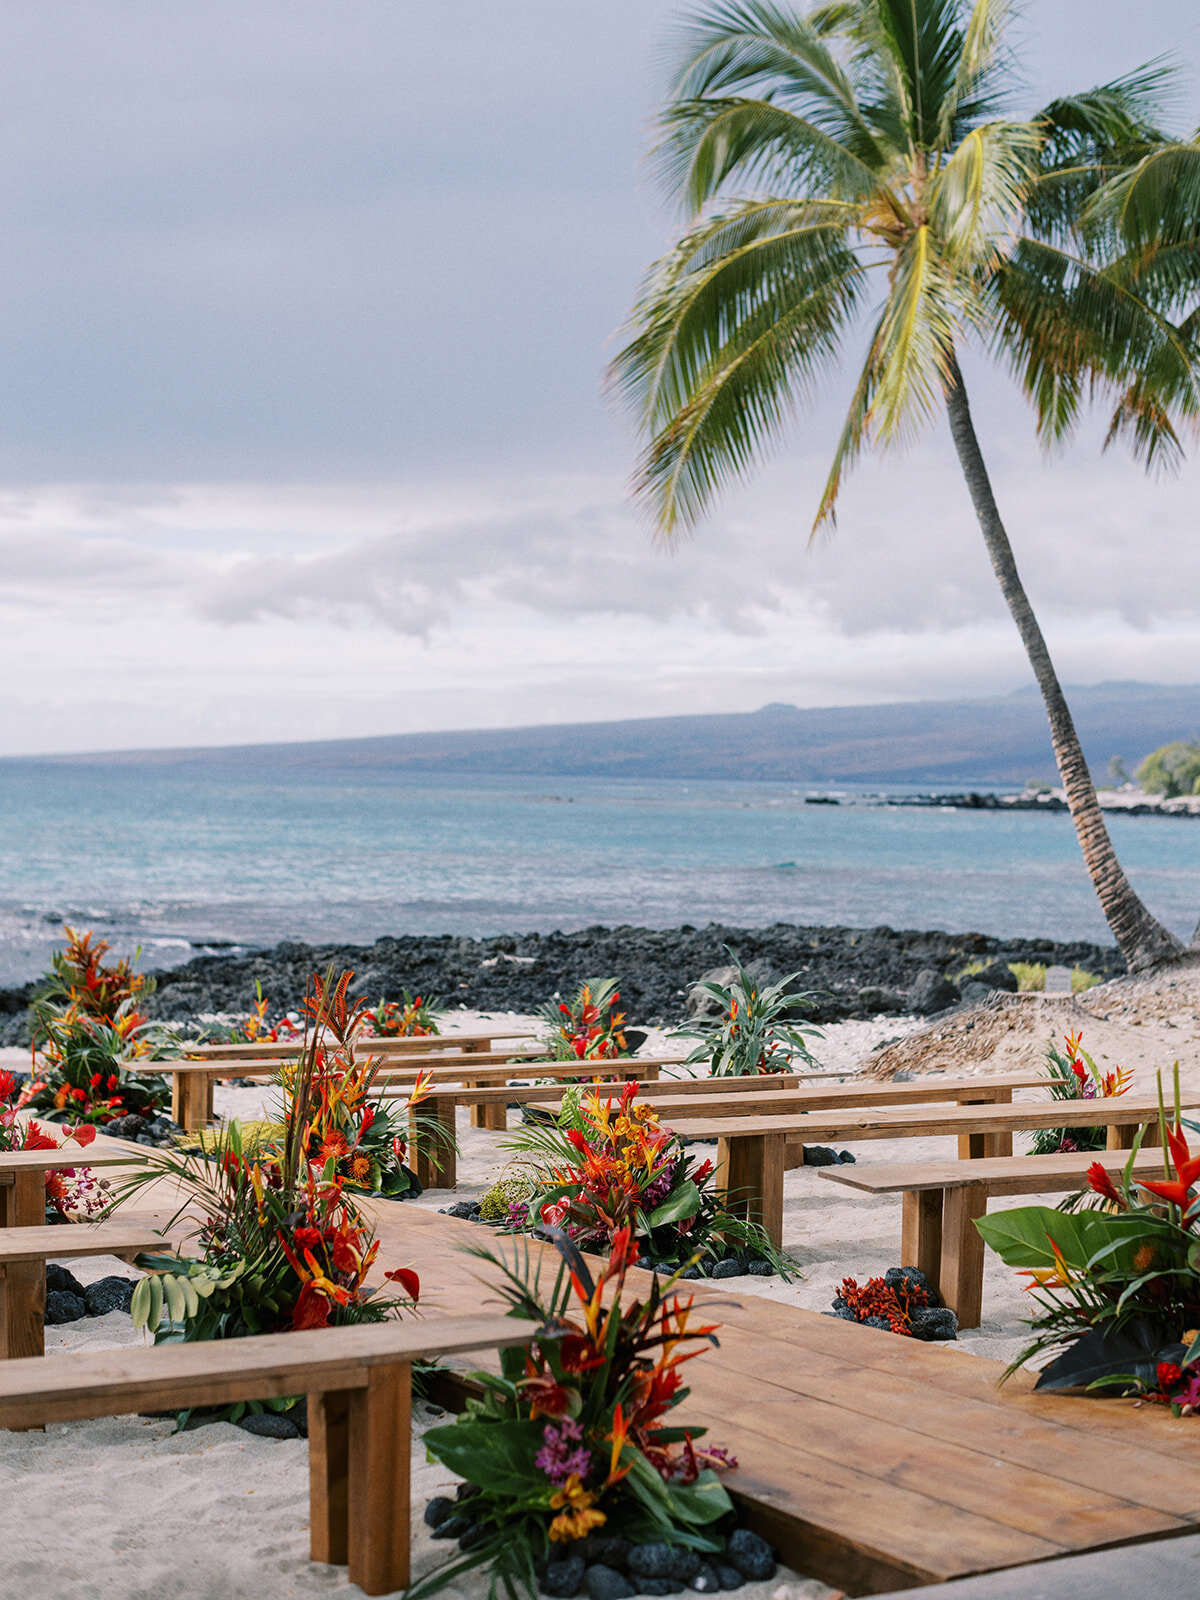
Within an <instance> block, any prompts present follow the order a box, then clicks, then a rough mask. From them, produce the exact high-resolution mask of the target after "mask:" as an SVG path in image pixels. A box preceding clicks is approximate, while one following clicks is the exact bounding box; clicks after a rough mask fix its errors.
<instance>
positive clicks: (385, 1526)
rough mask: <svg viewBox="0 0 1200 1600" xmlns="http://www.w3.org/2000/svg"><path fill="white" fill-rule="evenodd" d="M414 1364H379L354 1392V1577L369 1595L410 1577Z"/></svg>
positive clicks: (350, 1536) (404, 1584)
mask: <svg viewBox="0 0 1200 1600" xmlns="http://www.w3.org/2000/svg"><path fill="white" fill-rule="evenodd" d="M411 1407H412V1368H411V1367H410V1366H408V1364H407V1363H404V1362H396V1363H394V1364H392V1365H390V1366H386V1367H373V1368H372V1369H371V1371H370V1373H369V1374H368V1377H367V1383H366V1387H365V1388H363V1389H354V1390H352V1391H351V1393H350V1413H349V1456H350V1480H349V1517H348V1528H347V1545H348V1565H349V1572H348V1577H349V1579H350V1582H351V1583H356V1584H358V1586H359V1588H360V1589H361V1590H362V1591H363V1593H364V1594H369V1595H378V1594H392V1593H394V1592H395V1591H396V1590H398V1589H407V1588H408V1582H409V1515H410V1511H409V1471H410V1460H411V1456H412V1445H411Z"/></svg>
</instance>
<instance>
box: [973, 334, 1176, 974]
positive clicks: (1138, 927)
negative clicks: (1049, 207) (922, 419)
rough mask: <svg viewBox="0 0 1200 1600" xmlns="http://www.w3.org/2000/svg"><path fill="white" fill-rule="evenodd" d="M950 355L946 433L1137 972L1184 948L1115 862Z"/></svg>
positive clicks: (1100, 892)
mask: <svg viewBox="0 0 1200 1600" xmlns="http://www.w3.org/2000/svg"><path fill="white" fill-rule="evenodd" d="M951 360H952V362H953V365H952V367H951V373H950V384H949V388H948V390H947V394H946V408H947V410H948V411H949V413H950V433H951V435H952V437H953V439H954V448H955V449H956V450H957V452H958V460H959V464H960V466H961V467H962V469H963V476H964V477H965V478H966V480H967V489H968V490H969V491H970V495H971V503H972V504H973V505H974V507H975V515H976V516H977V517H978V518H979V526H980V528H981V529H982V530H983V540H984V543H985V544H986V545H987V551H988V555H989V556H990V557H991V562H992V570H993V571H994V572H995V574H996V577H997V579H998V580H999V583H1000V590H1001V593H1002V594H1003V595H1004V599H1005V601H1006V602H1007V604H1008V609H1009V611H1010V612H1011V613H1012V618H1013V621H1014V622H1015V623H1016V625H1017V631H1018V632H1019V633H1020V635H1021V642H1022V643H1023V644H1024V646H1025V652H1026V654H1027V655H1028V657H1029V664H1030V666H1031V667H1032V668H1033V675H1034V677H1035V678H1036V679H1037V684H1038V688H1039V689H1040V690H1041V691H1042V699H1043V701H1044V702H1045V706H1046V715H1047V716H1048V717H1049V719H1050V738H1051V741H1052V742H1053V745H1054V757H1055V760H1056V761H1057V762H1058V770H1059V773H1060V774H1061V776H1062V781H1063V788H1064V789H1065V790H1066V793H1067V805H1068V806H1069V807H1070V811H1071V820H1072V821H1073V822H1074V824H1075V832H1076V833H1077V834H1078V836H1079V848H1080V849H1081V850H1082V851H1083V860H1084V865H1085V866H1086V867H1087V870H1088V874H1089V876H1090V877H1091V880H1092V886H1093V887H1094V889H1095V891H1096V894H1097V896H1098V897H1099V900H1100V905H1101V907H1102V909H1103V911H1104V915H1105V917H1107V919H1108V925H1109V927H1110V928H1111V929H1112V931H1113V937H1114V938H1115V939H1116V941H1117V946H1118V948H1119V949H1120V951H1121V954H1122V955H1123V956H1124V957H1125V961H1126V964H1127V966H1128V967H1129V970H1130V971H1131V972H1140V971H1143V970H1145V969H1146V968H1147V967H1154V966H1157V965H1159V964H1160V963H1161V962H1164V961H1172V960H1174V959H1176V958H1177V957H1178V956H1179V955H1181V954H1182V951H1183V947H1182V945H1181V944H1180V942H1179V940H1178V939H1176V937H1175V935H1174V934H1173V933H1171V932H1170V931H1169V930H1168V929H1166V928H1164V927H1163V925H1162V924H1161V923H1160V922H1159V921H1158V920H1157V918H1155V917H1153V916H1151V914H1150V912H1149V911H1147V909H1146V907H1145V906H1144V905H1143V904H1142V902H1141V900H1140V899H1139V898H1138V896H1137V895H1136V894H1135V893H1134V890H1133V888H1132V886H1131V884H1130V882H1129V880H1128V878H1127V877H1126V876H1125V874H1124V872H1123V871H1122V869H1121V863H1120V862H1119V861H1118V860H1117V853H1116V851H1115V850H1114V849H1113V846H1112V840H1111V839H1110V838H1109V836H1108V829H1107V828H1106V827H1105V825H1104V814H1103V812H1102V811H1101V810H1100V805H1099V802H1098V801H1097V799H1096V789H1095V786H1094V784H1093V783H1092V779H1091V774H1090V773H1089V772H1088V768H1087V763H1086V761H1085V760H1084V759H1083V751H1082V749H1081V748H1080V745H1079V735H1078V734H1077V733H1076V732H1075V724H1074V722H1073V721H1072V720H1071V713H1070V710H1069V709H1068V706H1067V702H1066V699H1065V697H1064V695H1063V692H1062V688H1061V686H1060V684H1059V681H1058V674H1057V673H1056V672H1055V670H1054V663H1053V662H1052V661H1051V659H1050V652H1049V650H1048V649H1047V648H1046V641H1045V639H1044V638H1043V637H1042V630H1041V628H1040V627H1039V626H1038V620H1037V618H1036V617H1035V616H1034V614H1033V607H1032V606H1031V605H1030V604H1029V597H1028V595H1027V594H1026V593H1025V589H1024V586H1023V585H1022V583H1021V578H1020V574H1019V573H1018V572H1017V563H1016V561H1015V560H1014V559H1013V553H1012V546H1011V545H1010V544H1009V542H1008V534H1007V533H1006V532H1005V531H1004V524H1003V522H1001V520H1000V512H999V510H998V509H997V507H996V499H995V496H994V495H993V493H992V485H991V481H990V479H989V478H988V472H987V467H986V466H985V465H984V461H983V456H982V454H981V452H980V449H979V441H978V439H977V438H976V437H975V428H974V425H973V423H972V422H971V408H970V406H969V405H968V403H967V392H966V390H965V388H964V387H963V381H962V374H961V373H960V372H959V370H958V363H957V361H954V360H953V357H952V358H951Z"/></svg>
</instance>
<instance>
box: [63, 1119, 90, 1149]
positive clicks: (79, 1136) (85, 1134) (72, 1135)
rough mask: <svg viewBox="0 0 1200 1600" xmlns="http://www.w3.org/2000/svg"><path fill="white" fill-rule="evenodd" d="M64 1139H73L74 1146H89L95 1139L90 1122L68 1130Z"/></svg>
mask: <svg viewBox="0 0 1200 1600" xmlns="http://www.w3.org/2000/svg"><path fill="white" fill-rule="evenodd" d="M64 1137H65V1138H67V1139H74V1141H75V1143H76V1144H83V1145H87V1144H91V1142H92V1140H93V1139H94V1138H95V1137H96V1130H95V1128H93V1127H92V1125H91V1123H90V1122H84V1123H81V1124H80V1125H79V1127H77V1128H68V1129H67V1132H66V1134H65V1135H64Z"/></svg>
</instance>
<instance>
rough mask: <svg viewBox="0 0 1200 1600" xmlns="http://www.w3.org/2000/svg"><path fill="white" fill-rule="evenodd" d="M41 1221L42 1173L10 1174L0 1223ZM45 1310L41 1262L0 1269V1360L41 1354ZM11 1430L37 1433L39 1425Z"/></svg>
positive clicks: (1, 1193)
mask: <svg viewBox="0 0 1200 1600" xmlns="http://www.w3.org/2000/svg"><path fill="white" fill-rule="evenodd" d="M45 1220H46V1177H45V1174H44V1173H42V1172H14V1173H13V1181H12V1183H10V1184H5V1185H4V1186H3V1187H2V1188H0V1224H2V1225H3V1226H4V1227H7V1228H37V1227H41V1226H42V1224H43V1223H44V1222H45ZM45 1311H46V1264H45V1262H44V1261H20V1262H17V1261H14V1262H10V1263H9V1265H8V1266H7V1267H5V1268H0V1359H5V1360H14V1359H16V1358H17V1357H19V1356H40V1355H45V1353H46V1340H45V1331H44V1317H45ZM13 1431H14V1432H40V1431H41V1425H40V1424H38V1425H37V1427H36V1428H21V1427H17V1428H14V1430H13Z"/></svg>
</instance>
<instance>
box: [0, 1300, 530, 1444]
mask: <svg viewBox="0 0 1200 1600" xmlns="http://www.w3.org/2000/svg"><path fill="white" fill-rule="evenodd" d="M535 1331H536V1330H535V1326H534V1324H533V1323H530V1322H522V1321H519V1320H517V1319H516V1318H515V1317H504V1318H501V1317H496V1316H473V1317H472V1316H464V1317H447V1318H438V1319H437V1320H436V1321H435V1320H432V1319H430V1320H420V1319H414V1320H413V1321H406V1322H397V1321H394V1320H393V1321H388V1322H375V1323H363V1324H360V1325H359V1326H357V1327H352V1328H334V1329H329V1328H318V1329H313V1330H311V1331H308V1332H300V1333H271V1334H262V1335H260V1336H259V1337H257V1338H245V1339H215V1340H211V1341H209V1342H207V1343H203V1344H200V1343H197V1344H161V1345H155V1346H154V1347H153V1348H148V1349H146V1350H139V1351H134V1352H130V1351H129V1350H102V1351H94V1352H92V1351H89V1352H86V1353H81V1354H69V1355H63V1356H31V1357H27V1358H25V1359H23V1360H19V1361H9V1362H6V1363H5V1364H4V1366H3V1367H0V1427H4V1428H11V1427H13V1426H14V1425H16V1426H21V1425H23V1424H26V1423H28V1422H74V1421H78V1420H80V1419H83V1418H87V1417H109V1416H120V1415H122V1414H123V1413H125V1412H129V1411H166V1410H178V1409H179V1408H180V1407H182V1406H190V1405H195V1406H199V1405H227V1404H229V1403H230V1402H232V1401H234V1400H239V1399H241V1400H267V1399H274V1398H278V1397H279V1396H281V1395H289V1394H303V1393H306V1392H308V1391H310V1390H311V1391H313V1392H319V1391H321V1390H323V1389H325V1388H332V1389H355V1388H360V1387H361V1386H363V1385H364V1384H365V1383H366V1381H367V1379H366V1374H367V1372H368V1371H369V1370H370V1369H371V1368H372V1367H374V1366H377V1365H379V1364H380V1363H383V1362H388V1361H410V1362H411V1361H436V1360H439V1359H440V1358H442V1357H444V1356H446V1355H449V1354H456V1353H459V1352H462V1351H468V1350H488V1349H497V1348H500V1347H502V1346H506V1345H517V1344H525V1343H526V1342H527V1341H528V1340H529V1339H530V1338H531V1337H532V1335H533V1333H534V1332H535ZM330 1333H333V1334H336V1336H337V1342H336V1344H332V1343H331V1342H330V1340H329V1338H328V1335H329V1334H330Z"/></svg>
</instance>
